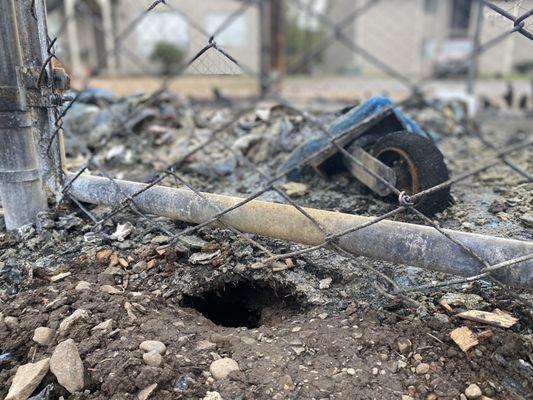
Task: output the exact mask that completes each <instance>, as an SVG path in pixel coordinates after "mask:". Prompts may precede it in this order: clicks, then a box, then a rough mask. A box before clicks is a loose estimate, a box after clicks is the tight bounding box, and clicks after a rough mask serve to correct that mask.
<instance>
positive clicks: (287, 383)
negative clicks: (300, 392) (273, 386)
mask: <svg viewBox="0 0 533 400" xmlns="http://www.w3.org/2000/svg"><path fill="white" fill-rule="evenodd" d="M279 383H280V386H281V387H282V389H283V390H285V391H288V392H292V391H293V390H294V388H295V386H294V381H293V380H292V377H291V376H290V375H283V376H282V377H281V378H279Z"/></svg>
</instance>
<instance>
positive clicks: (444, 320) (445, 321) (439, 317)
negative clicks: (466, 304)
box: [433, 313, 450, 324]
mask: <svg viewBox="0 0 533 400" xmlns="http://www.w3.org/2000/svg"><path fill="white" fill-rule="evenodd" d="M433 318H435V319H436V320H437V321H439V322H440V323H441V324H449V323H450V317H448V316H447V315H446V314H441V313H435V314H434V315H433Z"/></svg>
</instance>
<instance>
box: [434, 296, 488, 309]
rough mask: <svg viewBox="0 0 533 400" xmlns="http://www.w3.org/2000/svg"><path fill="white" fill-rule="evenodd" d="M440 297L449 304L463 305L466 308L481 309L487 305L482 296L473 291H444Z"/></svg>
mask: <svg viewBox="0 0 533 400" xmlns="http://www.w3.org/2000/svg"><path fill="white" fill-rule="evenodd" d="M442 299H443V300H444V301H445V302H446V303H448V304H449V305H450V306H456V307H464V308H466V309H467V310H473V309H476V310H477V309H483V308H485V307H486V306H487V305H488V304H487V303H486V302H485V301H484V300H483V297H481V296H479V295H477V294H473V293H446V294H445V295H444V296H443V297H442Z"/></svg>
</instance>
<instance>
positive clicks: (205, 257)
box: [189, 250, 222, 265]
mask: <svg viewBox="0 0 533 400" xmlns="http://www.w3.org/2000/svg"><path fill="white" fill-rule="evenodd" d="M221 254H222V252H221V251H220V250H215V251H213V252H209V253H203V252H200V253H193V254H191V255H190V257H189V261H190V262H191V263H192V264H200V265H206V264H210V263H211V261H213V260H214V259H215V258H217V257H218V256H220V255H221Z"/></svg>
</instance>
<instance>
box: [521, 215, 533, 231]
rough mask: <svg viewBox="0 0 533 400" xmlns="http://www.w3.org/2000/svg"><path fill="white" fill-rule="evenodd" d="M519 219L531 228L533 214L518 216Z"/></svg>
mask: <svg viewBox="0 0 533 400" xmlns="http://www.w3.org/2000/svg"><path fill="white" fill-rule="evenodd" d="M520 221H522V223H523V224H524V225H525V226H527V227H528V228H533V214H531V213H528V214H524V215H522V216H521V217H520Z"/></svg>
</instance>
